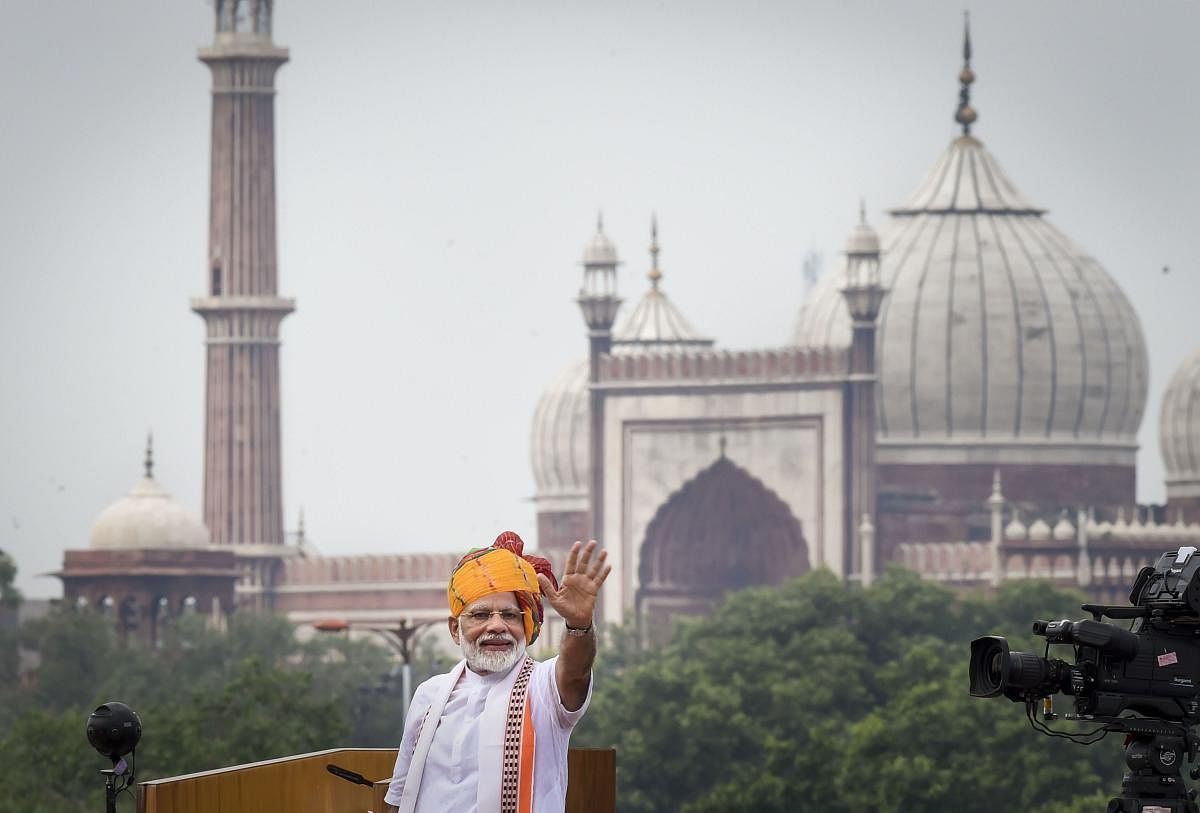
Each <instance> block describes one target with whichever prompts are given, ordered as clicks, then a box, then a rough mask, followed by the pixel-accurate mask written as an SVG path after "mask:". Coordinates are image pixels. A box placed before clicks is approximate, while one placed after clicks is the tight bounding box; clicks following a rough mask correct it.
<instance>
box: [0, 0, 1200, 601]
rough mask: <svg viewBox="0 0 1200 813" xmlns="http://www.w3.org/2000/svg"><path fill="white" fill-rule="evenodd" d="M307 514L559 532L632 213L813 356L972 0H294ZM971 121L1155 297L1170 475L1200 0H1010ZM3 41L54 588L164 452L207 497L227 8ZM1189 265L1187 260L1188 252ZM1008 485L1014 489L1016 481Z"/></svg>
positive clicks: (25, 554)
mask: <svg viewBox="0 0 1200 813" xmlns="http://www.w3.org/2000/svg"><path fill="white" fill-rule="evenodd" d="M275 5H276V14H275V33H274V38H275V41H276V42H277V43H279V44H280V45H283V46H285V47H288V48H289V49H290V50H291V57H292V62H290V63H288V64H287V65H285V66H284V67H283V68H282V69H281V71H280V73H279V76H278V81H277V87H278V89H279V94H278V96H277V97H276V131H277V173H278V196H279V198H278V204H279V257H280V272H279V279H280V285H279V289H280V294H281V295H282V296H292V297H295V298H296V300H297V312H296V313H295V314H294V315H292V316H291V317H289V318H288V319H287V320H286V321H285V322H284V325H283V329H282V337H283V349H282V363H281V365H282V376H283V433H284V440H283V462H284V483H283V489H284V502H285V506H286V516H285V525H286V526H287V527H288V528H289V529H294V527H295V524H296V516H297V513H298V510H299V508H300V506H304V509H305V515H306V524H307V529H308V533H309V537H310V539H311V540H312V541H313V542H314V543H315V544H316V545H317V546H318V547H319V548H320V549H321V550H322V551H323V552H325V553H330V554H336V553H380V552H405V551H419V550H459V549H465V548H467V547H469V546H472V545H476V544H482V543H485V542H487V541H490V539H491V538H492V537H493V536H494V535H495V533H496V532H498V531H500V530H503V529H505V528H512V529H513V530H516V531H518V532H519V533H521V534H522V535H523V536H524V537H525V538H526V539H528V540H531V541H532V539H533V538H534V537H535V527H534V512H533V506H532V504H531V503H530V502H529V501H528V498H529V496H530V495H532V493H533V478H532V475H531V473H530V468H529V460H528V457H529V455H528V447H529V443H528V441H529V439H528V431H529V423H530V419H531V417H532V414H533V410H534V407H535V405H536V403H537V399H538V397H539V395H540V394H541V392H542V390H543V388H544V387H545V386H546V385H547V384H549V383H550V381H551V380H553V378H554V377H555V376H556V375H557V374H558V372H559V371H560V370H561V369H562V368H563V367H565V366H566V365H567V364H569V363H571V362H572V361H573V360H575V359H578V358H582V357H583V355H584V354H585V352H586V337H585V333H584V329H583V324H582V320H581V318H580V316H579V313H578V309H577V308H576V306H575V304H574V303H573V302H572V299H573V297H574V295H575V293H576V291H577V289H578V286H579V280H580V269H579V266H578V260H579V256H580V253H581V250H582V247H583V245H584V243H585V242H586V240H587V239H588V238H589V237H590V236H591V234H592V232H593V230H594V228H595V225H594V224H595V217H596V212H597V210H598V209H602V210H603V212H604V219H605V226H606V231H607V232H608V234H609V235H610V237H611V238H612V239H613V241H614V242H615V244H616V246H617V249H618V251H619V253H620V255H621V258H622V260H623V261H624V262H625V265H624V266H623V267H622V270H621V275H620V285H621V294H622V296H623V297H624V298H625V300H626V303H627V305H626V308H628V307H630V305H631V303H632V302H634V301H636V299H637V298H638V297H639V296H640V295H641V293H642V292H643V291H644V290H645V288H646V286H647V284H648V283H647V282H646V279H645V272H646V270H647V268H648V256H647V253H646V246H647V243H648V231H649V221H650V213H651V211H656V212H657V213H658V220H659V231H660V242H661V245H662V255H661V263H662V269H663V272H664V275H665V276H664V280H663V288H664V290H665V291H666V292H667V293H668V295H669V296H671V298H672V299H673V300H674V302H675V303H676V304H677V305H678V307H679V308H680V310H681V311H682V312H683V313H684V314H685V315H686V316H687V317H688V319H689V320H690V321H691V322H692V323H693V324H694V325H695V326H696V327H697V328H698V329H699V330H700V331H702V332H703V333H705V334H707V335H710V336H713V337H715V338H716V339H717V342H718V346H720V347H724V348H741V347H764V346H779V345H783V344H785V343H786V342H787V341H788V339H789V337H790V335H791V330H792V324H793V321H794V319H795V315H796V312H797V310H798V308H799V305H800V301H801V294H802V290H803V285H802V279H801V264H802V261H803V257H804V255H805V253H806V252H808V251H809V250H810V249H814V248H815V249H816V250H818V251H820V252H822V254H823V255H824V258H825V271H828V270H829V268H830V267H831V265H832V264H833V263H835V262H836V260H837V257H836V254H837V252H838V251H839V250H840V248H841V245H842V243H843V241H844V239H845V236H846V234H847V232H848V230H849V228H850V226H851V224H852V223H853V222H854V220H855V218H856V216H857V209H858V201H859V199H860V197H863V198H865V199H866V203H867V213H868V218H869V220H870V221H871V222H872V223H873V224H875V225H876V226H882V225H883V223H884V221H885V214H884V211H885V210H886V209H887V208H888V207H889V206H892V205H895V204H898V203H899V202H900V201H902V200H903V199H904V198H905V197H906V196H907V195H908V193H909V192H910V191H911V190H912V189H913V188H914V187H915V186H916V185H917V184H918V183H919V182H920V180H921V178H922V177H923V176H924V174H925V172H926V170H927V169H928V168H929V167H930V166H931V165H932V163H933V161H934V159H935V158H936V157H937V156H938V154H939V153H940V152H941V151H942V150H943V149H944V148H945V146H946V144H947V143H948V142H949V140H950V139H951V138H953V137H954V136H955V134H956V133H957V128H956V126H955V125H954V122H953V114H954V109H955V105H956V102H957V93H958V83H957V74H958V70H959V67H960V65H961V55H960V48H961V27H962V10H963V5H962V4H960V3H950V2H907V3H867V2H821V3H808V2H803V3H801V2H762V3H736V4H735V3H683V2H678V3H676V2H664V3H654V4H650V3H639V2H613V3H607V4H587V5H585V4H562V3H558V4H555V3H543V2H526V3H522V4H517V5H513V6H507V7H501V6H499V5H496V4H485V3H475V2H468V3H461V4H430V5H416V4H409V3H395V2H385V1H384V0H362V2H357V3H345V4H336V5H335V4H330V3H322V2H316V1H315V0H277V2H276V3H275ZM971 12H972V39H973V44H974V49H975V56H974V59H973V61H972V64H973V67H974V70H975V72H976V74H977V77H978V79H977V81H976V83H975V85H974V87H973V91H972V103H973V105H974V106H975V107H976V109H977V110H978V111H979V115H980V118H979V121H978V123H977V124H976V126H975V128H974V133H975V134H976V135H977V136H979V138H980V139H981V140H982V141H983V142H984V143H985V144H986V145H987V147H988V148H989V149H990V150H991V151H992V152H993V153H994V154H995V155H996V157H997V158H998V160H999V161H1000V163H1001V164H1002V165H1003V166H1004V167H1005V169H1006V170H1007V171H1008V174H1009V175H1010V176H1011V177H1012V179H1013V180H1014V182H1015V183H1016V184H1017V185H1018V187H1019V188H1020V189H1021V190H1022V192H1024V194H1025V195H1026V196H1027V197H1028V198H1029V199H1030V200H1032V201H1033V202H1035V203H1036V204H1038V205H1041V206H1044V207H1046V208H1047V209H1049V210H1050V212H1049V215H1048V217H1049V218H1050V219H1051V220H1052V221H1053V222H1054V223H1055V224H1056V225H1058V226H1059V227H1060V228H1061V229H1062V230H1063V231H1064V232H1065V233H1066V234H1067V235H1068V236H1069V237H1071V238H1072V239H1073V240H1074V241H1076V242H1078V243H1079V244H1080V245H1082V246H1083V247H1084V248H1086V249H1087V250H1088V252H1089V253H1091V254H1092V255H1093V256H1095V257H1096V258H1097V259H1098V260H1099V261H1100V262H1101V263H1102V264H1103V265H1104V266H1105V267H1106V268H1107V269H1108V271H1109V272H1110V273H1111V274H1112V275H1113V276H1114V277H1115V278H1116V280H1117V281H1118V283H1119V284H1120V285H1121V287H1122V288H1123V289H1124V291H1125V292H1126V294H1127V295H1128V296H1129V298H1130V299H1131V301H1132V302H1133V304H1134V307H1135V309H1136V310H1137V312H1138V314H1139V315H1140V316H1141V319H1142V324H1143V328H1144V330H1145V333H1146V342H1147V346H1148V348H1149V352H1150V372H1151V379H1150V397H1149V400H1148V403H1147V410H1146V415H1145V417H1144V419H1143V423H1142V430H1141V433H1140V436H1139V437H1140V442H1141V445H1142V448H1141V451H1140V453H1139V457H1138V465H1139V468H1138V479H1139V484H1138V494H1139V499H1141V500H1143V501H1161V500H1162V499H1163V495H1164V489H1163V484H1162V478H1163V473H1162V464H1161V459H1160V455H1159V451H1158V447H1157V444H1158V432H1157V426H1158V404H1159V397H1160V395H1161V393H1162V390H1163V388H1164V387H1165V385H1166V382H1167V378H1168V377H1169V375H1170V374H1171V372H1172V371H1173V370H1174V369H1175V367H1176V366H1177V365H1178V364H1179V363H1180V362H1181V361H1182V359H1183V358H1184V356H1185V355H1186V354H1187V353H1189V352H1191V351H1192V350H1193V349H1195V348H1196V347H1197V346H1200V328H1198V327H1197V324H1196V321H1195V317H1194V315H1193V313H1192V311H1193V309H1194V305H1195V303H1197V302H1200V261H1198V258H1200V228H1198V227H1197V224H1198V223H1200V199H1198V198H1197V196H1196V192H1195V190H1196V189H1197V188H1200V162H1198V161H1197V159H1196V158H1195V156H1194V154H1193V153H1192V145H1191V141H1192V140H1194V138H1195V135H1194V134H1195V133H1196V132H1197V131H1198V129H1200V128H1198V125H1200V111H1198V109H1197V106H1196V105H1195V104H1194V98H1195V88H1194V85H1195V78H1196V77H1195V74H1196V71H1195V68H1194V66H1193V64H1192V56H1191V51H1192V49H1193V47H1194V39H1195V36H1196V32H1197V31H1198V30H1200V5H1197V4H1195V3H1187V2H1182V0H1180V1H1179V2H1170V1H1169V0H1164V1H1163V2H1159V3H1155V4H1152V5H1151V4H1142V5H1138V6H1133V5H1130V4H1126V3H1118V2H1102V3H1096V2H1070V3H1067V2H1063V3H1052V4H1048V3H1044V2H1014V3H1007V4H1002V5H1001V4H975V5H974V6H972V7H971ZM5 16H6V24H5V28H4V30H3V34H2V35H0V36H2V37H3V44H2V46H0V68H2V71H0V93H2V94H3V98H4V100H5V102H6V106H7V116H6V122H5V127H4V128H2V129H0V178H3V179H4V193H3V195H0V274H2V275H3V282H4V289H5V291H6V297H5V308H4V312H3V315H4V318H3V320H2V325H3V327H2V328H0V330H2V331H3V332H2V334H0V339H2V342H0V364H2V365H3V373H4V381H5V384H6V387H5V397H4V398H3V401H2V406H0V410H2V411H0V423H2V426H3V430H2V434H0V437H2V438H3V444H2V445H0V453H2V455H3V461H4V462H3V468H2V470H0V548H3V549H4V550H6V551H8V552H10V553H12V554H13V555H14V556H15V557H16V559H17V562H18V565H19V567H20V579H19V585H20V587H21V588H22V589H23V590H25V591H26V592H27V593H28V594H30V595H57V594H58V593H59V592H60V591H59V585H58V582H57V581H56V580H53V579H38V578H35V576H36V574H38V573H43V572H46V571H50V570H54V569H57V568H58V567H59V565H60V564H61V559H62V550H63V549H65V548H81V547H85V546H86V545H87V536H88V529H89V528H90V526H91V523H92V520H93V519H94V518H95V516H96V515H97V514H98V513H99V512H100V511H101V510H102V509H103V508H104V507H105V506H107V505H108V504H110V503H111V502H112V501H114V500H116V499H117V498H119V497H120V496H122V495H124V494H125V493H126V492H127V491H128V490H129V489H130V487H131V486H132V485H133V484H134V483H135V482H136V480H137V479H138V477H139V476H140V473H141V457H142V447H143V444H144V440H145V434H146V432H147V430H149V429H153V430H154V434H155V456H156V460H157V464H156V470H155V473H156V476H157V479H158V480H159V482H160V483H161V484H162V485H163V487H164V488H166V489H167V490H168V491H170V492H171V493H172V494H174V495H175V496H176V498H178V499H179V500H180V501H181V502H182V503H183V504H185V505H186V506H188V507H189V508H190V509H192V510H193V511H194V512H196V513H197V514H199V513H200V507H201V494H200V492H201V482H202V479H201V474H202V472H201V466H202V449H203V431H204V427H203V398H204V384H203V382H204V362H203V359H204V356H203V338H204V328H203V323H202V321H201V320H200V318H199V317H197V316H196V315H194V314H192V313H190V312H189V309H188V300H189V298H190V297H192V296H196V295H199V294H202V293H203V291H204V285H205V274H206V256H207V229H208V213H207V204H208V147H209V102H210V97H209V87H210V76H209V73H208V70H207V68H205V67H204V66H203V65H202V64H200V63H199V62H198V61H196V58H195V56H196V49H197V48H198V47H200V46H202V45H205V44H207V43H209V42H210V41H211V39H212V9H211V5H207V4H205V3H204V2H203V1H202V0H194V1H193V0H174V2H171V3H153V4H147V3H140V2H134V0H112V2H107V3H104V4H80V3H70V2H66V1H65V0H59V1H58V2H47V1H46V0H13V2H10V3H8V4H6V9H5ZM1164 268H1169V273H1164ZM983 496H985V495H981V499H982V498H983Z"/></svg>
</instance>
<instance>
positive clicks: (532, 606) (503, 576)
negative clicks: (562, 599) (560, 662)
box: [446, 531, 558, 644]
mask: <svg viewBox="0 0 1200 813" xmlns="http://www.w3.org/2000/svg"><path fill="white" fill-rule="evenodd" d="M524 549H525V543H524V542H523V541H521V537H519V536H517V535H516V534H515V533H513V532H512V531H505V532H504V533H502V534H500V535H499V536H498V537H496V541H495V542H493V543H492V546H491V547H490V548H476V549H475V550H472V551H471V552H470V553H468V554H467V555H466V556H464V557H463V558H462V559H460V560H459V561H458V564H457V565H456V566H455V567H454V571H453V572H452V573H451V574H450V584H449V586H448V587H447V588H446V599H447V601H449V603H450V614H451V615H452V616H454V617H455V618H458V616H459V613H461V612H462V611H463V609H464V608H465V607H466V606H467V605H468V604H471V603H472V602H475V601H478V600H479V599H481V598H483V597H484V596H490V595H491V594H492V593H516V595H517V604H518V605H519V606H520V608H521V615H522V616H523V617H524V622H525V642H526V644H532V643H533V642H534V641H536V640H537V636H538V632H540V631H541V629H542V590H541V587H540V586H539V585H538V580H537V574H539V573H541V574H543V575H545V576H547V577H548V578H549V579H550V583H551V584H552V585H554V586H555V587H558V580H557V579H555V578H554V570H553V568H552V567H551V565H550V561H549V560H548V559H543V558H542V557H540V556H526V555H524V553H523V551H524Z"/></svg>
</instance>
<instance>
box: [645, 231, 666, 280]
mask: <svg viewBox="0 0 1200 813" xmlns="http://www.w3.org/2000/svg"><path fill="white" fill-rule="evenodd" d="M658 251H659V248H658V214H657V213H654V212H651V213H650V273H649V274H647V275H646V276H647V277H648V278H649V279H650V285H651V286H653V288H654V290H656V291H657V290H658V283H659V281H660V280H662V271H660V270H659V269H658Z"/></svg>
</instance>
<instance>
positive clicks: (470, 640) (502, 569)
mask: <svg viewBox="0 0 1200 813" xmlns="http://www.w3.org/2000/svg"><path fill="white" fill-rule="evenodd" d="M596 548H597V543H596V541H595V540H592V541H591V542H588V543H587V544H586V545H583V544H582V543H580V542H576V543H575V544H574V545H573V546H572V547H571V552H570V554H568V556H567V563H566V567H565V569H564V571H563V577H562V582H561V583H560V582H558V581H557V580H556V579H555V578H554V573H553V571H552V570H551V567H550V562H549V561H547V560H546V559H543V558H541V557H538V556H525V555H524V543H523V542H522V541H521V538H520V537H519V536H517V535H516V534H515V533H513V532H512V531H505V532H504V533H502V534H500V536H498V537H497V538H496V541H495V543H494V544H493V545H492V546H491V547H490V548H479V549H477V550H473V551H471V552H470V553H468V554H467V555H466V556H464V557H463V558H462V559H461V560H460V561H459V563H458V566H457V567H456V568H455V569H454V573H453V574H451V576H450V584H449V586H448V587H447V590H446V597H447V599H448V601H449V603H450V618H449V619H448V625H449V629H450V637H451V638H453V639H454V643H455V644H457V645H458V646H459V647H460V648H461V649H462V653H463V660H462V661H460V662H459V663H458V665H457V666H455V667H454V668H453V669H451V670H450V671H449V672H448V673H447V674H444V675H438V676H437V677H433V678H430V679H429V680H427V681H425V682H424V683H422V684H421V685H420V686H419V687H417V691H416V693H415V694H414V695H413V699H412V703H411V704H410V706H409V712H408V719H406V720H405V721H404V737H403V739H402V740H401V742H400V752H399V754H398V755H397V756H396V768H395V771H393V773H392V782H391V786H390V788H389V789H388V793H387V796H386V800H387V802H388V805H389V807H388V810H389V813H392V811H399V813H445V811H448V810H453V811H455V813H497V812H499V813H554V812H555V811H562V810H563V808H564V807H565V805H566V795H567V744H568V742H569V741H570V737H571V730H572V729H573V728H574V727H575V724H576V723H578V722H579V720H580V718H581V717H583V713H584V712H585V711H586V710H587V704H588V700H589V699H590V697H591V686H592V663H593V662H594V661H595V659H596V636H595V630H594V628H593V626H592V613H593V611H594V609H595V606H596V596H597V595H598V594H599V592H600V586H601V585H602V584H604V580H605V579H606V578H607V577H608V573H609V571H610V570H611V569H612V567H611V566H610V565H606V564H605V561H604V560H605V558H606V557H607V553H606V552H605V551H600V552H599V555H596V553H597V551H596ZM543 597H544V598H545V600H546V601H548V602H549V603H550V606H551V607H553V608H554V610H555V612H557V613H558V614H559V616H561V617H562V619H563V621H565V622H566V625H567V626H566V635H565V636H564V637H563V640H562V645H561V647H560V651H559V654H558V655H557V656H556V657H553V658H550V659H549V660H547V661H543V662H538V661H535V660H533V658H531V657H529V656H528V655H527V654H526V651H525V650H526V648H527V647H528V646H529V645H531V644H532V643H533V642H534V641H535V640H536V639H537V635H538V632H539V630H540V629H541V625H542V599H543Z"/></svg>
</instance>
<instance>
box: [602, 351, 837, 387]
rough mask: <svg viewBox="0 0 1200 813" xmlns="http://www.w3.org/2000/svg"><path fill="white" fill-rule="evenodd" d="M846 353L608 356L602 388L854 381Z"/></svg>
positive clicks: (603, 363)
mask: <svg viewBox="0 0 1200 813" xmlns="http://www.w3.org/2000/svg"><path fill="white" fill-rule="evenodd" d="M848 365H849V360H848V354H847V351H846V349H845V348H839V347H811V348H805V347H787V348H781V349H778V350H741V351H736V352H734V351H728V350H697V351H681V352H673V353H641V354H638V355H610V356H605V357H604V358H603V359H602V360H601V364H600V385H601V386H620V385H622V384H643V383H645V384H650V383H675V382H678V383H687V382H694V383H697V384H720V383H724V382H730V383H734V382H736V383H738V384H739V385H746V384H754V383H764V384H774V383H795V382H803V381H808V380H814V381H828V380H829V379H831V378H838V379H840V378H845V377H847V376H848V375H849V372H848V370H849V366H848Z"/></svg>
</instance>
